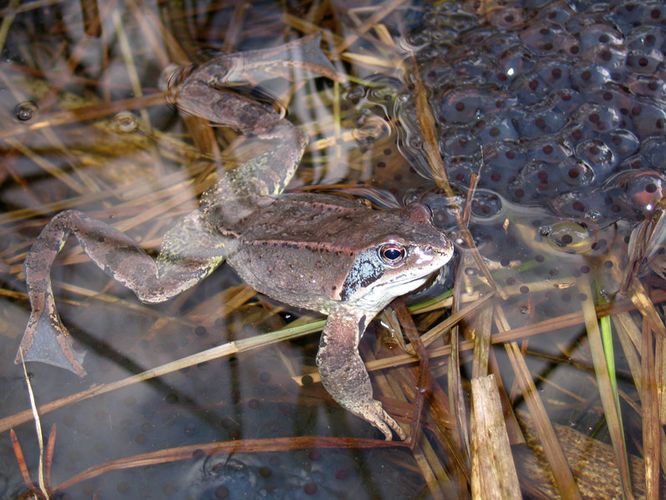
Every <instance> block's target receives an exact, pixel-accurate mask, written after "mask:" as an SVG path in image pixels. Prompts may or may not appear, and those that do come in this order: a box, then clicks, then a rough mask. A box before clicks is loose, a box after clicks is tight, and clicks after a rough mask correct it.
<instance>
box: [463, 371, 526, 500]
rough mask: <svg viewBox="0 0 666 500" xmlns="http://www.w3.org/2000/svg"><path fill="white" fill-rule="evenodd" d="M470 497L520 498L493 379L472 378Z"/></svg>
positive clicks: (488, 377)
mask: <svg viewBox="0 0 666 500" xmlns="http://www.w3.org/2000/svg"><path fill="white" fill-rule="evenodd" d="M471 419H472V422H471V430H472V498H477V499H491V498H503V499H511V498H513V499H519V498H522V495H521V493H520V485H519V482H518V475H517V473H516V467H515V465H514V463H513V457H512V455H511V445H510V444H509V437H508V435H507V430H506V427H505V425H504V415H503V412H502V403H501V402H500V398H499V394H498V389H497V384H495V377H494V376H493V375H488V376H484V377H474V378H472V415H471Z"/></svg>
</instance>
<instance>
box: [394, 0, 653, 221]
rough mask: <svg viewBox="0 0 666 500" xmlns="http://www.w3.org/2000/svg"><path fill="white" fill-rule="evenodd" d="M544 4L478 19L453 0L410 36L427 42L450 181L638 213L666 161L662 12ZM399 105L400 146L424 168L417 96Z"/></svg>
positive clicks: (621, 4)
mask: <svg viewBox="0 0 666 500" xmlns="http://www.w3.org/2000/svg"><path fill="white" fill-rule="evenodd" d="M538 4H539V8H536V6H535V4H534V3H533V2H529V3H526V2H509V4H508V5H507V6H505V7H503V8H502V9H496V10H494V11H493V12H492V13H490V14H487V15H485V16H479V15H477V14H476V13H475V12H471V11H465V10H463V9H464V7H460V6H456V5H454V4H450V3H445V4H442V5H441V6H439V7H437V8H434V9H433V10H434V12H432V13H429V15H427V16H426V20H425V23H426V26H427V27H426V29H424V30H419V33H418V34H415V35H413V37H412V38H413V40H410V41H411V42H412V43H414V44H416V42H419V43H421V44H423V43H427V46H426V47H425V48H423V49H422V50H421V51H420V52H419V54H418V56H419V63H420V64H421V67H422V75H423V80H424V82H425V83H426V85H428V86H429V89H430V92H431V106H432V109H433V110H434V113H435V115H436V118H437V121H438V123H439V134H440V136H439V145H440V151H441V153H442V155H443V157H444V160H445V164H446V165H447V167H448V168H449V178H450V179H451V180H452V181H453V182H457V183H460V184H463V185H464V184H467V183H468V182H469V179H470V177H471V175H472V174H474V173H478V174H480V176H479V186H480V187H484V188H488V189H491V190H493V191H495V192H497V193H499V194H500V195H501V196H503V197H505V198H506V199H507V200H509V201H513V202H519V203H521V204H530V205H538V206H542V207H547V208H548V209H549V210H551V211H553V212H554V213H555V214H556V215H560V216H564V217H577V218H584V219H585V218H587V219H590V220H593V221H595V222H597V223H599V222H603V221H604V220H605V221H606V222H609V221H612V220H615V219H617V218H620V217H624V218H630V219H631V220H633V221H634V222H635V221H637V220H638V219H640V218H641V217H642V216H643V214H644V213H645V210H646V207H649V206H650V205H654V201H655V200H654V198H655V196H650V192H649V191H640V190H641V189H643V188H646V189H651V188H652V185H655V186H656V185H658V184H659V183H660V182H661V177H662V173H663V169H664V167H663V163H662V162H661V161H660V160H661V159H662V158H663V154H662V153H663V152H665V151H666V137H665V135H666V130H665V125H666V111H664V97H665V95H666V94H665V89H666V84H665V83H664V74H665V67H664V50H665V49H666V9H665V8H664V6H663V5H662V4H661V3H659V2H643V3H638V2H632V1H617V0H616V1H611V2H597V1H594V0H587V1H574V0H569V1H563V0H558V1H551V2H546V1H544V2H538ZM608 4H610V5H608ZM601 7H604V8H601ZM460 19H465V23H462V26H461V28H460V29H459V30H456V29H455V27H456V26H457V24H460V23H459V20H460ZM452 20H456V21H457V22H453V21H452ZM442 26H446V31H445V32H444V35H443V34H442ZM398 111H399V118H400V121H401V124H402V125H403V127H404V128H405V129H406V130H407V131H406V132H405V133H404V135H405V136H406V137H411V138H412V139H411V141H403V142H402V143H401V144H400V148H401V151H402V152H403V153H405V155H406V156H407V157H408V158H410V159H413V158H414V157H415V156H416V157H417V158H416V161H413V165H414V166H415V168H416V169H417V170H418V171H419V172H420V173H421V174H422V175H424V176H426V177H428V176H429V172H428V167H427V161H426V160H425V158H424V157H423V155H422V154H420V153H419V151H418V149H417V148H416V147H414V146H413V144H412V143H415V142H418V141H417V140H415V139H414V137H418V136H419V131H418V126H417V124H416V123H415V120H414V105H413V103H403V104H402V107H401V108H400V109H399V110H398ZM628 171H629V172H628ZM622 172H625V174H624V175H619V174H620V173H622ZM646 176H647V177H650V176H651V178H652V181H645V178H646ZM463 190H464V186H463ZM641 192H642V193H644V194H639V193H641ZM654 192H659V193H660V190H655V191H653V193H654ZM629 193H634V194H629ZM648 210H649V208H648Z"/></svg>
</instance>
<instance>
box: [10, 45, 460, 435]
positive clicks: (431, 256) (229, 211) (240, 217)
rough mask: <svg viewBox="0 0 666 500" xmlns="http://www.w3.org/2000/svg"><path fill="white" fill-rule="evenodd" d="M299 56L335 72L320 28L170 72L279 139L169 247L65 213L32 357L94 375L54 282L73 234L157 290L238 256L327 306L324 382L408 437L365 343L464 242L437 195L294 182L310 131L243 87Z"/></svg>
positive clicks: (203, 108) (257, 279)
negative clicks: (375, 383)
mask: <svg viewBox="0 0 666 500" xmlns="http://www.w3.org/2000/svg"><path fill="white" fill-rule="evenodd" d="M299 66H300V68H301V69H303V70H305V71H306V72H309V73H310V75H311V76H314V74H317V73H319V74H322V73H324V74H325V73H326V72H330V73H333V68H332V66H330V63H329V62H328V61H327V60H326V59H325V57H324V55H323V53H322V52H321V50H320V48H319V39H318V37H308V38H304V39H301V40H297V41H295V42H291V43H289V44H286V45H284V46H281V47H278V48H275V49H267V50H259V51H253V52H245V53H238V54H228V55H223V56H220V57H217V58H215V59H213V60H211V61H210V62H208V63H206V64H204V65H202V66H200V67H198V68H187V69H181V70H179V71H177V72H175V73H172V78H170V79H169V78H167V80H169V81H170V85H171V86H174V85H175V84H177V83H178V82H176V80H177V79H178V78H179V79H180V83H179V84H178V87H177V90H178V92H177V97H176V102H177V104H178V107H179V108H180V109H181V110H183V111H185V112H188V113H192V114H194V115H197V116H201V117H204V118H206V119H208V120H211V121H212V122H215V123H218V124H222V125H225V126H228V127H232V128H234V129H236V130H239V131H241V132H242V133H243V134H244V135H245V136H249V135H251V136H252V138H253V139H254V140H256V141H260V143H261V144H264V145H266V146H267V147H263V148H262V149H261V151H260V152H257V153H256V154H254V155H253V156H252V157H250V158H248V159H246V160H243V161H241V162H240V164H239V165H238V166H237V167H236V168H235V169H233V170H228V171H226V172H225V173H224V174H222V175H221V176H220V179H219V180H218V182H217V184H216V185H215V186H214V187H212V188H211V189H210V190H208V191H207V192H205V193H204V194H203V196H202V198H201V201H200V206H199V209H198V210H195V211H194V212H192V213H190V214H188V215H186V216H185V217H184V218H183V219H182V220H181V221H180V222H179V223H177V224H176V225H175V226H174V227H173V228H172V229H171V230H169V231H168V232H167V233H166V235H165V236H164V239H163V243H162V247H161V250H160V253H159V255H158V257H157V259H156V260H153V259H152V258H151V257H150V256H148V255H147V254H146V253H145V252H144V251H143V250H142V249H141V248H140V247H139V246H138V245H137V244H136V243H135V242H134V241H133V240H132V239H130V238H129V237H128V236H127V235H125V234H123V233H121V232H120V231H118V230H116V229H114V228H113V227H111V226H109V225H107V224H104V223H102V222H99V221H96V220H94V219H91V218H89V217H87V216H86V215H85V214H84V213H82V212H78V211H74V210H68V211H65V212H62V213H60V214H58V215H56V216H55V217H54V218H53V219H52V220H51V221H50V222H49V223H48V224H47V225H46V227H45V228H44V229H43V231H42V232H41V234H40V235H39V237H38V238H37V239H36V240H35V242H34V244H33V246H32V248H31V250H30V252H29V253H28V256H27V258H26V262H25V270H26V281H27V286H28V294H29V297H30V303H31V305H32V313H31V315H30V319H29V321H28V325H27V327H26V331H25V334H24V337H23V340H22V343H21V346H20V351H22V353H23V358H24V359H25V360H27V361H42V362H46V363H50V364H53V365H56V366H60V367H64V368H67V369H69V370H72V371H74V372H75V373H77V374H79V375H80V376H83V375H84V374H85V371H84V369H83V366H82V364H81V363H82V361H83V356H82V354H81V353H79V352H77V351H75V350H74V349H73V346H72V341H71V337H70V335H69V333H68V331H67V329H66V328H65V327H64V326H63V325H62V322H61V320H60V318H59V316H58V313H57V311H56V306H55V301H54V297H53V292H52V290H51V282H50V271H51V266H52V264H53V261H54V259H55V258H56V255H57V254H58V252H59V251H60V249H61V248H62V246H63V245H64V243H65V241H66V239H67V238H68V236H69V234H70V233H72V234H74V235H75V236H76V238H77V239H78V241H79V243H80V244H81V247H82V248H83V250H84V251H85V252H86V253H87V254H88V256H90V258H91V259H92V260H93V261H94V262H95V263H96V264H97V265H98V266H99V267H100V268H101V269H102V270H104V271H105V272H106V273H107V274H108V275H110V276H111V277H113V278H115V279H116V280H118V281H119V282H121V283H123V284H124V285H125V286H127V287H128V288H130V289H131V290H132V291H134V293H135V294H136V295H137V297H138V298H139V300H141V301H142V302H147V303H156V302H162V301H165V300H168V299H169V298H171V297H173V296H175V295H177V294H179V293H180V292H182V291H184V290H186V289H188V288H190V287H192V286H193V285H194V284H196V283H198V282H199V281H201V280H202V279H204V278H205V277H206V276H208V275H209V274H210V273H211V272H212V271H213V270H214V269H215V268H216V267H217V266H219V265H220V264H221V263H222V262H223V261H224V260H226V261H227V262H228V263H229V264H230V265H231V266H232V267H233V268H234V269H235V270H236V271H237V272H238V274H239V275H240V276H241V278H242V279H243V280H245V281H246V282H247V283H248V284H249V285H251V286H252V287H254V288H255V289H256V290H257V291H259V292H261V293H264V294H266V295H268V296H269V297H272V298H275V299H277V300H279V301H282V302H284V303H286V304H289V305H291V306H295V307H300V308H305V309H310V310H313V311H318V312H321V313H323V314H327V315H328V321H327V323H326V327H325V328H324V331H323V334H322V336H321V342H320V347H319V352H318V354H317V366H318V367H319V371H320V373H321V379H322V383H323V384H324V387H325V388H326V389H327V391H328V392H329V393H330V394H331V396H332V397H333V399H335V400H336V401H337V402H338V403H339V404H341V405H342V406H343V407H344V408H346V409H347V410H349V411H351V412H352V413H353V414H355V415H357V416H359V417H361V418H362V419H365V420H366V421H368V422H369V423H370V424H372V425H373V426H375V427H377V428H378V429H379V430H380V431H381V432H382V433H383V434H384V436H385V437H386V439H387V440H390V439H391V437H392V434H391V429H392V430H393V431H395V432H396V434H397V435H398V436H399V437H400V438H401V439H404V438H405V434H404V432H403V431H402V429H401V428H400V426H399V425H398V424H397V423H396V422H395V421H394V420H393V418H391V417H390V416H389V415H388V414H387V413H386V412H385V411H384V409H383V408H382V405H381V403H380V402H379V401H376V400H375V399H373V397H372V387H371V385H370V379H369V377H368V373H367V371H366V369H365V366H364V364H363V361H362V360H361V357H360V355H359V352H358V343H359V339H360V338H361V336H362V335H363V332H364V331H365V329H366V327H367V325H368V323H369V322H370V320H372V318H373V317H374V316H375V315H376V314H377V313H378V312H380V311H381V310H382V309H383V308H384V307H386V305H387V304H388V303H389V302H391V301H392V300H393V299H394V298H395V297H398V296H400V295H403V294H406V293H408V292H410V291H412V290H414V289H416V288H418V287H419V286H421V285H422V284H423V283H424V282H425V281H426V279H427V278H428V276H429V275H430V274H432V273H433V272H434V271H436V270H438V269H439V268H441V267H442V266H444V265H445V264H446V263H447V262H448V261H449V260H450V258H451V256H452V253H453V246H452V244H451V242H450V241H449V239H447V238H446V237H445V236H444V235H443V234H442V233H441V232H440V231H438V230H437V229H436V228H435V227H434V226H433V225H432V224H431V221H430V212H429V210H428V209H427V208H426V207H424V206H423V205H418V204H416V205H412V206H409V207H406V208H401V209H394V210H386V211H377V210H373V209H370V208H368V207H366V206H364V205H362V204H360V203H357V202H354V201H349V200H346V199H342V198H339V197H335V196H332V195H318V194H302V193H301V194H283V193H282V191H283V190H284V188H285V186H286V185H287V184H288V183H289V181H290V179H291V178H292V176H293V175H294V172H295V170H296V168H297V166H298V164H299V161H300V159H301V156H302V155H303V152H304V149H305V147H306V144H307V141H306V137H305V135H304V133H303V132H301V131H300V130H299V129H297V128H296V127H294V126H293V125H292V124H291V123H290V122H289V121H288V120H286V119H284V118H282V117H281V116H280V115H279V114H278V113H276V112H275V111H274V110H273V109H272V108H270V107H268V106H265V105H263V104H260V103H258V102H255V101H254V100H251V99H249V98H247V97H244V96H242V95H239V94H237V93H234V92H232V91H231V90H230V89H229V87H230V86H231V85H232V84H235V83H237V82H239V81H245V80H247V79H248V78H249V76H250V75H249V73H252V74H253V75H256V74H257V73H261V72H262V71H263V72H265V73H266V74H271V75H275V74H280V75H282V76H284V74H286V73H289V72H291V71H293V69H294V68H297V67H299ZM316 68H319V69H316ZM282 70H285V71H282ZM173 75H176V77H173ZM240 139H241V140H243V139H244V137H242V136H241V138H240Z"/></svg>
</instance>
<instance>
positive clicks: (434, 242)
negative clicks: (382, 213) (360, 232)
mask: <svg viewBox="0 0 666 500" xmlns="http://www.w3.org/2000/svg"><path fill="white" fill-rule="evenodd" d="M393 216H395V221H393V220H392V219H393ZM430 218H431V215H430V211H429V210H428V209H427V208H426V207H425V206H423V205H420V204H414V205H410V206H409V207H407V208H404V209H402V210H400V211H396V212H394V213H393V214H392V216H391V217H386V218H385V219H384V222H385V223H384V224H382V225H377V224H373V225H370V226H369V227H368V228H367V231H368V233H367V240H366V241H367V244H366V245H365V248H363V249H362V250H360V251H357V252H356V255H355V258H354V260H353V262H352V264H351V268H350V269H349V272H348V273H347V275H346V278H345V281H344V284H343V285H342V288H341V291H340V298H341V300H342V301H343V302H345V303H347V304H349V305H352V306H354V307H357V308H359V309H362V310H365V311H369V312H377V311H380V310H381V309H383V308H384V307H386V306H387V305H388V304H389V302H391V301H392V300H393V299H394V298H396V297H399V296H401V295H404V294H406V293H409V292H411V291H412V290H415V289H417V288H418V287H420V286H421V285H423V284H424V283H425V282H426V280H427V279H428V276H429V275H430V274H432V273H433V272H434V271H437V270H438V269H440V268H441V267H443V266H444V265H446V264H447V263H448V262H449V260H451V257H452V256H453V243H452V242H451V240H449V239H448V238H447V237H446V236H445V235H444V234H443V233H442V232H440V231H439V230H438V229H436V228H435V227H434V226H433V225H432V223H431V221H430ZM387 229H388V230H389V231H387Z"/></svg>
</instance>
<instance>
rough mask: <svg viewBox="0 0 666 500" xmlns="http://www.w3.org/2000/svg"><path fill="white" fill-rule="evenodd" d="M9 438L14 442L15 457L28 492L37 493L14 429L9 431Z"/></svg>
mask: <svg viewBox="0 0 666 500" xmlns="http://www.w3.org/2000/svg"><path fill="white" fill-rule="evenodd" d="M9 437H10V439H11V441H12V449H13V450H14V456H15V457H16V463H17V465H18V468H19V472H20V473H21V477H22V478H23V483H24V484H25V486H26V488H28V490H30V491H35V490H36V488H35V484H34V483H33V482H32V479H31V478H30V470H29V468H28V464H27V462H26V461H25V455H24V454H23V448H22V447H21V443H20V442H19V440H18V436H17V435H16V432H15V431H14V429H9Z"/></svg>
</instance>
